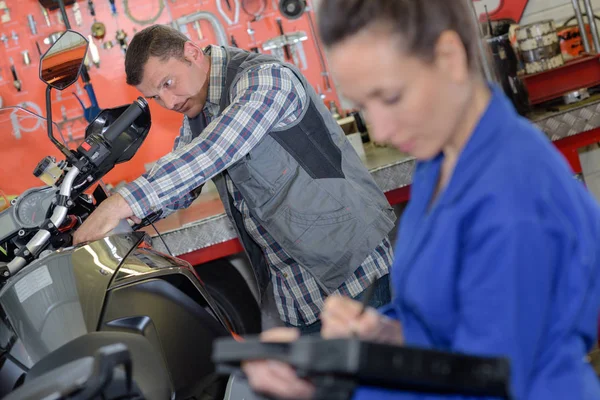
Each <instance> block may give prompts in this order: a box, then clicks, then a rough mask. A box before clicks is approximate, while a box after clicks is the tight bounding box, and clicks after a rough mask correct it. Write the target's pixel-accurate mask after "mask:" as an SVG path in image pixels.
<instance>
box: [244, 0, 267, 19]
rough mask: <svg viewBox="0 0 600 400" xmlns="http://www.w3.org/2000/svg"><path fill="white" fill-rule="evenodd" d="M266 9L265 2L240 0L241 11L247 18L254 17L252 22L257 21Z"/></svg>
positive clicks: (263, 0)
mask: <svg viewBox="0 0 600 400" xmlns="http://www.w3.org/2000/svg"><path fill="white" fill-rule="evenodd" d="M257 3H258V7H257ZM257 8H258V10H257ZM266 8H267V0H242V10H244V12H245V13H246V14H248V15H249V16H251V17H254V19H253V20H252V22H255V21H258V20H259V18H260V16H261V15H262V13H263V12H264V11H265V9H266Z"/></svg>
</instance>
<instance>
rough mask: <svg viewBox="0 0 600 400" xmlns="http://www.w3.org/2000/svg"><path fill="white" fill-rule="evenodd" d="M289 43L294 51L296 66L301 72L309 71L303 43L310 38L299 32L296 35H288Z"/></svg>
mask: <svg viewBox="0 0 600 400" xmlns="http://www.w3.org/2000/svg"><path fill="white" fill-rule="evenodd" d="M286 36H287V43H288V44H289V45H290V47H291V49H292V57H293V59H294V64H296V66H297V67H298V68H300V69H301V70H303V71H304V70H306V69H308V62H307V61H306V53H305V52H304V45H303V44H302V42H303V41H305V40H307V39H308V37H307V36H306V33H304V32H298V33H296V34H291V35H289V34H288V35H286Z"/></svg>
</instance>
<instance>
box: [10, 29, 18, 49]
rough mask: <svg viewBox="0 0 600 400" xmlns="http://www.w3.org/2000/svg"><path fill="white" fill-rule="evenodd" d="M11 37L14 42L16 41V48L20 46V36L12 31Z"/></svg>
mask: <svg viewBox="0 0 600 400" xmlns="http://www.w3.org/2000/svg"><path fill="white" fill-rule="evenodd" d="M11 36H12V40H14V41H15V46H18V45H19V35H17V32H15V31H12V32H11Z"/></svg>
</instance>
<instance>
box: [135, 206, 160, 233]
mask: <svg viewBox="0 0 600 400" xmlns="http://www.w3.org/2000/svg"><path fill="white" fill-rule="evenodd" d="M161 215H162V210H160V211H156V212H153V213H152V214H150V215H148V216H147V217H145V218H144V219H142V222H140V223H139V224H133V225H132V226H131V229H133V231H134V232H135V231H137V230H140V229H142V228H145V227H146V226H148V225H150V224H153V223H155V222H156V221H158V220H159V219H160V216H161Z"/></svg>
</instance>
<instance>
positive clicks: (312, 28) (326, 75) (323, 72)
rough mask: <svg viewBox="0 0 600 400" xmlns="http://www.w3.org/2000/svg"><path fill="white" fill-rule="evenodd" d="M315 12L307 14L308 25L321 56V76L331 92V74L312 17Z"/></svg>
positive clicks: (326, 87)
mask: <svg viewBox="0 0 600 400" xmlns="http://www.w3.org/2000/svg"><path fill="white" fill-rule="evenodd" d="M312 13H313V11H312V10H310V11H308V12H307V13H306V15H307V17H308V25H309V27H310V34H311V35H312V40H313V42H314V44H315V47H316V49H317V54H318V56H319V63H320V64H321V75H322V76H323V80H324V81H325V89H326V90H327V91H331V81H330V80H329V72H328V71H327V66H326V64H325V58H324V57H323V51H322V50H321V45H320V43H319V40H318V39H317V38H318V36H317V30H316V29H315V23H314V21H313V17H312Z"/></svg>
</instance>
